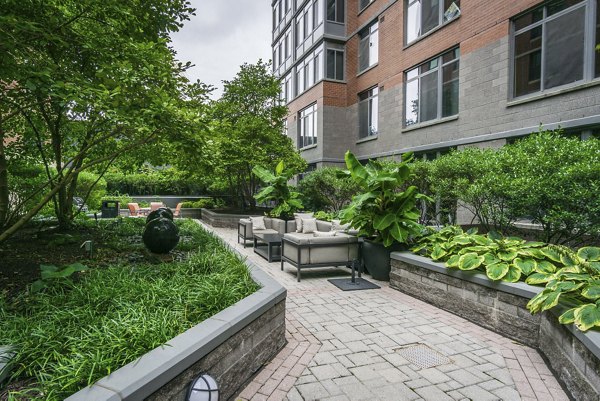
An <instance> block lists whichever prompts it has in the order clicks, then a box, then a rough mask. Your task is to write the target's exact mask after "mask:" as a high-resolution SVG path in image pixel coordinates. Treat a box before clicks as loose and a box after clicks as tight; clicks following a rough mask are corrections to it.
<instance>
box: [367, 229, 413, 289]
mask: <svg viewBox="0 0 600 401" xmlns="http://www.w3.org/2000/svg"><path fill="white" fill-rule="evenodd" d="M405 248H406V247H405V246H404V245H403V244H398V243H395V244H392V245H391V246H389V247H385V246H383V244H382V243H381V242H373V241H371V240H368V239H365V242H364V243H363V245H362V259H363V263H364V265H365V268H366V270H367V271H368V272H369V274H371V277H373V279H375V280H382V281H390V270H391V268H390V253H391V252H397V251H403V250H405Z"/></svg>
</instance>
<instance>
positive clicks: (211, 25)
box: [171, 0, 271, 99]
mask: <svg viewBox="0 0 600 401" xmlns="http://www.w3.org/2000/svg"><path fill="white" fill-rule="evenodd" d="M191 3H192V7H194V8H195V9H196V15H195V16H192V17H191V20H190V21H185V25H184V26H183V28H182V29H181V30H180V31H179V32H175V33H173V34H172V35H171V38H172V40H173V43H172V44H171V45H172V47H173V48H174V49H175V51H176V52H177V59H178V60H180V61H182V62H186V61H191V62H192V64H194V65H195V67H193V68H191V69H190V70H188V72H187V74H186V75H187V76H188V78H190V79H191V80H192V81H195V80H196V79H199V80H200V81H202V82H204V83H206V84H211V85H213V86H215V87H217V89H216V90H215V91H214V92H213V95H212V97H213V98H215V99H216V98H219V97H220V96H221V93H222V91H223V84H222V82H221V81H223V80H231V79H233V78H234V77H235V75H236V74H237V72H238V71H239V67H240V65H242V64H243V63H245V62H247V63H250V64H254V63H256V62H257V61H258V59H260V58H262V59H263V60H270V59H271V0H191Z"/></svg>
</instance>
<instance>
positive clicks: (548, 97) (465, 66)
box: [273, 0, 600, 165]
mask: <svg viewBox="0 0 600 401" xmlns="http://www.w3.org/2000/svg"><path fill="white" fill-rule="evenodd" d="M586 1H587V3H588V4H589V8H588V9H586V10H588V11H589V12H592V11H594V8H595V7H598V6H597V5H596V3H597V2H596V3H594V1H593V0H586ZM290 2H291V3H292V5H291V7H293V6H294V5H293V3H294V1H292V0H290ZM275 3H276V1H274V2H273V4H275ZM296 3H298V5H297V7H298V8H299V7H300V6H302V7H303V6H304V5H305V4H307V3H306V2H305V1H302V0H296ZM325 3H326V2H325V1H324V0H322V1H321V2H320V3H317V4H319V5H320V6H321V7H323V11H326V10H325V7H326V4H325ZM358 4H359V0H346V1H345V12H346V14H345V34H346V36H345V37H340V36H335V35H329V34H328V33H327V32H328V27H327V24H329V23H328V22H327V21H324V22H323V23H324V24H325V25H326V26H325V29H324V32H325V33H324V34H323V36H322V37H321V38H320V39H318V40H315V41H314V46H315V47H316V46H318V45H320V44H322V43H325V44H326V46H327V43H329V42H331V43H338V44H339V43H343V44H344V48H345V68H344V78H345V81H344V82H335V81H330V80H327V79H324V80H322V81H320V82H318V83H317V84H315V85H314V86H313V87H312V88H311V89H309V90H307V91H306V92H304V93H302V94H301V95H299V96H298V97H296V98H295V99H293V100H291V101H290V102H289V103H288V107H289V115H288V135H290V136H292V138H293V139H294V140H296V138H297V135H298V132H297V122H296V120H297V114H298V111H299V110H301V109H303V108H304V107H306V106H308V105H310V104H312V103H314V102H317V108H318V116H319V124H318V127H319V132H318V138H319V139H318V142H317V146H316V147H312V148H310V149H307V150H303V151H302V154H303V156H304V157H305V158H306V159H307V161H308V162H309V163H316V164H318V165H323V164H331V163H342V162H343V154H344V152H345V151H346V150H348V149H349V150H352V151H353V152H355V153H356V154H357V156H358V157H359V158H361V159H367V158H375V157H389V156H398V155H400V154H401V153H404V152H405V151H408V150H414V151H430V150H435V149H445V148H448V147H457V146H464V145H468V144H473V143H482V142H487V141H505V140H506V138H510V137H513V136H522V135H525V134H528V133H530V132H534V131H537V128H538V126H539V125H540V124H543V125H544V126H545V127H547V128H556V127H558V126H561V127H564V128H569V129H573V130H580V131H585V132H592V131H593V132H596V131H597V130H598V126H600V107H599V106H600V86H598V84H600V79H598V78H595V79H592V80H587V81H586V82H583V83H581V84H574V85H569V86H566V87H561V88H559V90H548V91H543V92H540V93H538V94H535V95H534V96H527V97H526V98H525V99H521V98H516V99H512V96H511V95H512V94H511V92H510V91H511V89H510V88H511V73H512V71H511V68H512V65H511V63H512V56H511V52H512V43H511V42H512V40H513V39H512V37H511V29H512V19H513V18H514V17H515V16H518V15H519V14H521V13H523V12H524V11H528V10H530V9H531V8H532V7H535V6H537V5H540V4H543V2H541V1H540V0H518V1H512V2H498V1H492V0H484V1H482V0H462V1H460V10H461V13H460V16H459V17H457V18H454V19H453V20H450V21H449V22H446V23H444V24H442V25H440V26H438V27H437V28H434V29H433V30H432V31H430V32H428V33H426V34H424V35H422V36H421V37H419V38H418V39H416V40H415V41H413V42H412V43H410V44H406V43H405V42H406V40H405V34H404V31H405V12H406V8H407V4H406V0H374V1H372V2H371V3H370V4H369V5H368V6H367V7H366V8H365V9H363V10H361V11H359V10H358V7H359V6H358ZM292 10H293V9H292ZM292 12H293V11H292ZM375 21H378V24H379V25H378V27H379V29H378V35H379V37H378V46H379V52H378V62H377V64H375V65H374V66H372V67H370V68H369V69H367V70H366V71H364V72H362V73H359V72H358V52H359V40H360V39H359V32H360V31H361V30H362V29H364V28H365V27H368V26H369V25H370V24H371V23H373V22H375ZM291 24H292V26H295V25H294V19H293V18H292V20H291ZM293 36H294V37H295V35H293ZM277 39H278V38H277V37H274V41H276V40H277ZM592 40H593V38H592ZM454 47H458V48H459V49H460V68H459V102H458V105H459V107H458V115H456V116H453V118H446V119H441V120H440V119H438V120H433V121H430V122H426V123H423V124H419V125H417V126H410V127H406V128H404V127H403V121H404V108H405V105H404V91H405V83H404V76H405V73H406V71H407V70H410V69H412V68H413V67H416V66H418V65H419V64H421V63H423V62H425V61H427V60H429V59H431V58H433V57H436V56H439V55H440V54H442V53H443V52H444V51H446V50H448V49H451V48H454ZM292 48H295V46H292ZM324 53H326V51H325V52H324ZM304 54H306V52H304ZM598 57H600V56H598ZM300 61H301V58H299V60H296V62H300ZM326 63H327V61H325V63H324V64H325V65H327V64H326ZM290 71H292V73H293V72H294V71H295V70H294V67H292V68H291V69H290ZM375 86H377V87H378V88H379V97H378V113H377V117H378V134H377V135H376V136H375V137H374V138H367V139H368V140H359V135H358V121H359V116H358V94H359V93H361V92H363V91H365V90H367V89H369V88H372V87H375ZM340 119H344V121H340Z"/></svg>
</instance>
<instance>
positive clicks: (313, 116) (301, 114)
mask: <svg viewBox="0 0 600 401" xmlns="http://www.w3.org/2000/svg"><path fill="white" fill-rule="evenodd" d="M317 111H318V109H317V102H314V103H312V104H310V105H308V106H306V107H305V108H303V109H302V110H300V111H298V149H300V150H301V149H305V148H307V147H311V146H313V145H314V146H316V145H317V144H318V121H317ZM306 120H310V121H311V122H312V130H313V132H312V135H310V136H308V135H304V133H303V128H305V127H306ZM307 138H310V141H307ZM306 142H310V143H306Z"/></svg>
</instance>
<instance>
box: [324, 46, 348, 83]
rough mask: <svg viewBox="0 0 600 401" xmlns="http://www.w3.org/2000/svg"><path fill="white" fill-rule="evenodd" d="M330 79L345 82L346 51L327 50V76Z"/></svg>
mask: <svg viewBox="0 0 600 401" xmlns="http://www.w3.org/2000/svg"><path fill="white" fill-rule="evenodd" d="M326 77H327V78H328V79H336V80H338V81H343V80H344V51H343V50H337V49H327V75H326Z"/></svg>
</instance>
